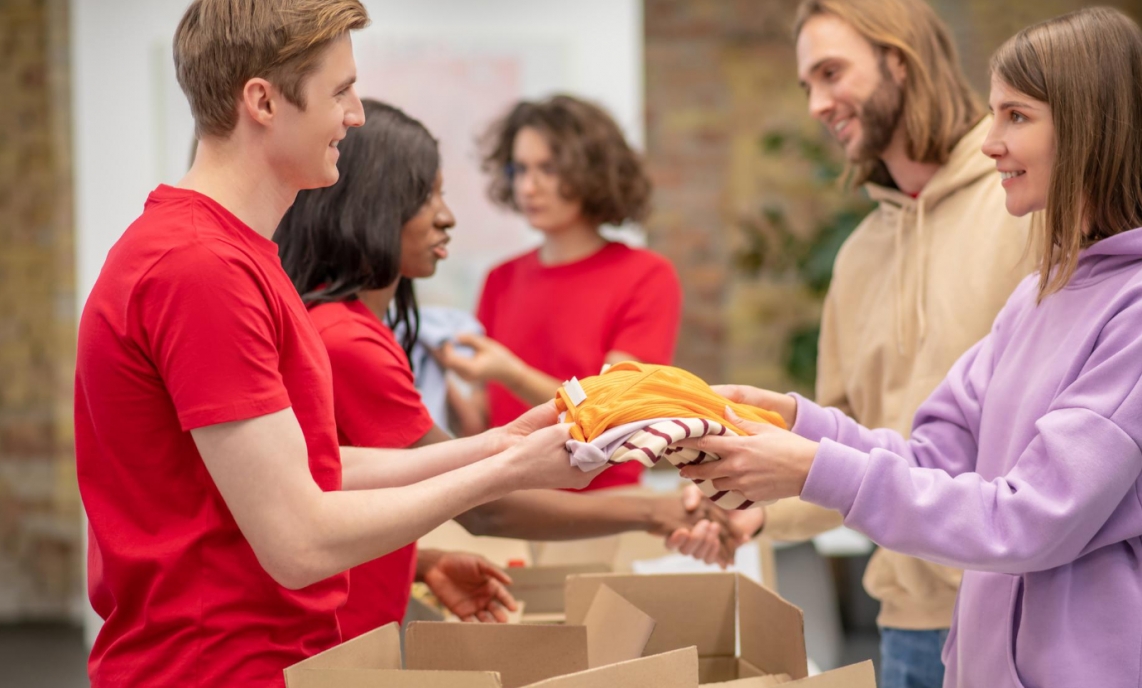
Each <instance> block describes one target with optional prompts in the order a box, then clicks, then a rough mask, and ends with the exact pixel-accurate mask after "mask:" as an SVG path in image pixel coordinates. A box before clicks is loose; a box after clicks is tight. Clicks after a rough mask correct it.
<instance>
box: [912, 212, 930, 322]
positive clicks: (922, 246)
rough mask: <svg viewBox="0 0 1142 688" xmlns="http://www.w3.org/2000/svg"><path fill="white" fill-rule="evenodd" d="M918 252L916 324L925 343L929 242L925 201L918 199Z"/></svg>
mask: <svg viewBox="0 0 1142 688" xmlns="http://www.w3.org/2000/svg"><path fill="white" fill-rule="evenodd" d="M916 244H917V247H916V250H917V252H918V253H919V254H920V255H919V256H918V257H917V259H916V270H915V272H916V322H917V323H918V325H919V329H920V331H919V336H917V338H916V341H917V342H923V341H924V335H925V334H927V330H928V317H927V315H926V313H925V311H924V306H925V301H924V297H925V294H926V293H927V292H926V289H925V285H926V284H927V282H928V279H927V276H926V274H925V273H927V271H928V242H927V241H925V239H924V199H922V198H918V199H916Z"/></svg>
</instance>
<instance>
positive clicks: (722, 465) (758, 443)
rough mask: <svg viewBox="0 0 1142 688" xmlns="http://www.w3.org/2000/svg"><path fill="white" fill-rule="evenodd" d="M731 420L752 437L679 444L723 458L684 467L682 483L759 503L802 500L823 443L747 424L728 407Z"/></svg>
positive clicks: (713, 437)
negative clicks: (708, 485) (702, 483)
mask: <svg viewBox="0 0 1142 688" xmlns="http://www.w3.org/2000/svg"><path fill="white" fill-rule="evenodd" d="M759 391H761V390H759ZM726 418H727V419H728V420H729V421H730V422H731V423H733V424H734V425H736V426H737V427H738V428H740V429H742V430H744V431H745V432H746V433H748V434H746V435H744V436H743V435H730V434H726V435H720V436H719V435H706V436H705V437H698V438H694V439H689V440H682V441H681V442H679V443H678V444H680V445H682V446H685V447H690V448H691V449H697V450H699V451H704V452H706V453H709V454H716V455H717V456H720V457H721V460H720V461H709V462H707V463H703V464H698V465H696V466H684V467H683V468H682V470H681V473H682V477H684V478H688V479H690V480H711V481H713V485H714V487H715V488H717V489H719V490H733V491H734V492H740V493H741V494H743V495H745V496H746V498H747V499H751V500H753V501H755V502H762V501H769V500H773V499H780V498H782V497H795V496H797V495H800V494H801V489H802V488H803V487H804V486H805V479H806V478H807V477H808V476H809V468H810V467H811V466H812V465H813V458H814V457H815V456H816V455H817V443H816V442H813V441H811V440H807V439H805V438H803V437H800V436H799V435H795V434H793V433H792V432H789V431H788V430H782V429H781V428H778V427H776V426H774V425H769V424H768V423H754V422H751V421H747V420H743V419H741V418H739V417H738V415H737V414H736V413H734V412H733V410H732V409H730V408H728V407H727V408H726Z"/></svg>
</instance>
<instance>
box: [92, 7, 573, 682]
mask: <svg viewBox="0 0 1142 688" xmlns="http://www.w3.org/2000/svg"><path fill="white" fill-rule="evenodd" d="M367 22H368V18H367V15H366V13H365V10H364V8H363V7H362V6H361V4H360V3H359V2H358V0H277V1H276V2H274V1H271V0H265V1H263V2H258V3H251V2H248V1H245V2H243V1H242V0H196V1H195V2H193V3H192V4H191V6H190V7H189V8H188V10H187V12H186V14H185V16H184V17H183V20H182V22H181V23H180V25H179V27H178V30H177V32H176V35H175V46H174V48H175V49H174V54H175V65H176V69H177V73H178V77H179V83H180V84H181V85H182V87H183V90H184V91H185V92H186V94H187V97H188V99H189V101H190V105H191V111H192V113H193V115H194V117H195V123H196V130H197V134H198V137H199V139H200V143H199V147H198V154H197V157H196V159H195V163H194V166H193V167H192V169H191V171H190V172H189V173H188V174H187V176H186V177H184V178H183V179H182V180H181V181H180V182H179V184H178V185H177V186H176V187H169V186H160V187H159V188H158V189H156V190H155V191H154V192H153V193H152V194H151V196H150V198H149V199H148V201H147V204H146V206H145V209H144V212H143V214H142V216H140V218H139V219H138V220H136V221H135V222H134V223H133V224H132V225H131V226H130V227H129V228H128V229H127V231H126V232H125V233H124V235H123V237H122V238H121V239H120V240H119V241H118V242H117V243H116V245H115V246H114V247H113V248H112V249H111V251H110V253H109V254H108V257H107V261H106V263H105V265H104V267H103V270H102V272H101V273H100V276H99V278H98V280H97V281H96V284H95V286H94V288H93V289H92V292H91V295H90V297H89V299H88V301H87V304H86V306H85V308H84V312H83V316H82V318H81V321H80V328H79V343H78V357H77V363H76V401H75V404H76V407H75V422H76V461H77V471H78V477H79V487H80V492H81V495H82V497H83V502H84V507H85V509H86V511H87V515H88V518H89V521H90V525H91V530H90V533H91V536H92V542H91V547H92V550H91V558H92V560H93V561H94V562H95V563H97V564H98V565H97V566H95V567H93V577H92V578H91V580H89V588H90V590H91V599H92V604H93V605H94V606H95V607H96V611H97V612H98V613H99V614H100V615H101V616H102V617H103V618H104V620H105V624H104V627H103V629H102V630H101V632H100V634H99V636H98V638H97V639H96V642H95V646H94V648H93V650H92V654H91V659H90V663H89V673H90V676H91V682H92V685H93V686H95V687H96V688H99V687H101V686H123V685H132V686H141V685H194V686H216V685H258V686H263V685H279V686H280V685H282V683H283V679H282V670H283V669H284V668H285V667H286V666H289V665H290V664H293V663H295V662H297V661H299V660H301V659H304V658H305V657H307V656H310V655H312V654H314V653H316V652H320V651H322V650H324V649H327V648H328V647H330V646H332V645H334V644H336V643H337V642H338V641H339V640H340V637H341V636H340V631H339V628H338V624H337V618H336V609H337V608H338V606H340V605H341V603H342V602H343V600H344V598H345V592H346V578H345V575H344V574H343V573H342V572H344V571H345V570H346V569H348V568H349V567H351V566H354V565H356V564H359V563H361V562H364V561H368V560H371V559H375V558H376V557H378V556H381V555H383V554H385V553H387V552H389V551H392V550H394V549H396V548H398V547H401V546H403V545H405V544H406V543H408V542H411V541H412V540H414V539H416V538H417V537H419V536H420V535H422V534H424V533H426V532H428V531H429V530H431V529H432V528H434V527H436V526H437V525H439V524H440V523H442V522H443V521H445V520H448V519H450V518H452V517H454V516H456V515H457V514H459V513H461V512H463V511H465V510H467V509H469V508H471V507H473V506H475V505H477V504H481V503H483V502H486V501H489V500H492V499H496V498H499V497H502V496H503V495H504V494H506V493H507V492H509V491H511V490H514V489H524V488H546V487H568V486H582V485H584V484H586V482H587V481H588V480H589V479H590V477H592V476H591V475H590V474H583V473H582V472H580V471H579V470H578V469H576V468H573V467H571V466H570V464H569V462H568V460H567V457H566V453H565V450H564V449H563V445H564V443H565V442H566V440H567V439H568V433H567V430H566V426H559V425H552V423H553V421H554V415H555V414H554V409H553V407H547V408H539V409H536V410H535V411H532V412H530V413H529V414H527V415H526V416H525V417H524V418H522V419H521V420H520V422H518V423H516V424H514V425H513V426H511V427H509V428H506V429H504V430H503V431H500V432H495V433H486V434H484V435H482V436H479V437H475V438H471V439H469V440H462V441H457V442H450V443H445V444H442V445H436V446H434V447H430V448H423V449H417V450H411V451H404V452H401V451H396V452H394V451H388V452H386V451H382V450H370V449H345V450H342V449H339V446H338V438H337V434H336V424H335V420H334V414H333V390H332V383H331V380H330V378H331V375H330V369H329V359H328V357H327V355H326V352H325V349H324V347H323V346H322V343H321V339H320V337H319V335H318V333H317V332H316V330H315V329H314V327H313V324H312V322H311V321H310V319H309V317H308V315H307V314H306V311H305V307H304V305H303V304H302V303H301V300H300V298H299V297H298V295H297V292H296V291H295V290H294V289H293V286H292V284H291V283H290V281H289V279H288V277H287V276H286V275H285V273H284V272H283V271H282V269H281V264H280V262H279V260H278V256H277V248H276V245H275V244H274V243H273V242H272V241H270V239H269V237H271V236H272V234H273V232H274V229H275V228H276V226H277V224H278V222H279V220H280V219H281V217H282V215H283V214H284V212H285V210H286V209H287V208H288V207H289V205H290V203H292V202H293V199H294V196H295V195H296V193H297V191H298V190H299V189H302V188H314V187H320V186H326V185H329V184H332V183H334V182H335V181H336V180H337V175H338V173H337V167H336V162H337V156H338V152H337V142H338V141H339V140H340V139H342V138H343V137H344V136H345V134H346V131H347V130H348V128H349V127H354V126H359V125H360V124H361V123H362V121H363V115H362V109H361V102H360V100H359V99H358V97H357V95H356V92H355V90H354V88H353V83H354V80H355V74H356V67H355V64H354V61H353V54H352V43H351V41H350V38H349V32H350V31H351V30H353V29H357V28H360V27H362V26H364V25H365V24H366V23H367ZM548 426H550V427H548ZM529 433H530V435H529ZM525 437H526V438H525ZM521 438H525V439H521ZM497 452H498V453H497ZM481 457H488V458H486V459H484V460H479V459H481ZM397 486H403V487H397Z"/></svg>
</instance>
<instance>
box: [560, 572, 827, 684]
mask: <svg viewBox="0 0 1142 688" xmlns="http://www.w3.org/2000/svg"><path fill="white" fill-rule="evenodd" d="M603 585H606V586H607V587H610V588H612V589H613V590H614V591H615V592H616V593H618V594H619V595H620V596H621V597H623V598H625V599H626V600H628V601H629V602H630V603H631V604H633V605H634V606H636V607H638V608H639V609H641V610H642V611H643V612H645V613H646V614H647V615H649V616H650V617H651V618H653V619H655V621H656V622H657V623H656V626H655V629H654V633H653V634H652V635H651V637H650V640H649V642H648V643H647V646H646V651H645V652H646V654H659V653H662V652H667V651H670V650H674V649H678V648H682V647H687V646H690V645H694V646H696V647H697V648H698V661H699V678H700V681H701V683H703V684H706V683H713V682H717V681H727V680H731V679H738V678H744V677H747V676H759V675H767V674H788V675H790V676H791V677H793V678H794V679H798V678H804V677H805V676H807V675H808V662H807V659H806V654H805V638H804V622H803V620H802V614H801V610H799V609H797V607H795V606H793V605H791V604H789V603H788V602H786V601H785V600H782V599H781V598H780V597H778V596H777V595H776V593H774V592H772V591H770V590H768V589H766V588H764V587H762V586H760V585H758V584H757V583H754V582H753V581H751V580H750V579H748V578H745V577H744V576H741V575H739V574H735V573H700V574H677V575H655V576H635V575H622V574H588V575H579V576H572V577H571V578H568V579H567V591H566V598H567V601H566V609H567V623H569V624H577V623H582V620H583V619H584V618H585V615H586V613H587V610H588V609H589V607H590V604H591V601H593V600H594V599H595V596H596V595H597V593H598V589H599V588H600V587H601V586H603ZM739 623H740V635H741V655H740V656H738V655H737V653H736V642H735V641H736V639H737V636H738V632H739Z"/></svg>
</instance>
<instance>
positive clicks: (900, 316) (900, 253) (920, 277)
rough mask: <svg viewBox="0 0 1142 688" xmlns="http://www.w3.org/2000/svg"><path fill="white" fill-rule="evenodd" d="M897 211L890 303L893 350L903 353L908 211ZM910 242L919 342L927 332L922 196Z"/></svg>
mask: <svg viewBox="0 0 1142 688" xmlns="http://www.w3.org/2000/svg"><path fill="white" fill-rule="evenodd" d="M898 212H899V215H898V216H897V218H896V236H895V245H896V250H895V251H894V254H895V255H894V259H895V262H896V302H895V304H894V306H895V310H896V353H897V354H899V355H904V353H905V352H904V317H905V316H904V313H905V311H906V310H907V309H906V307H905V298H904V269H905V260H904V216H905V215H907V214H908V212H909V211H908V209H907V208H904V207H899V208H898ZM913 242H914V243H915V248H914V249H913V257H914V263H915V265H914V266H913V272H914V273H915V275H916V298H915V301H914V303H913V309H914V310H913V315H915V317H916V326H917V339H916V341H917V343H919V342H923V341H924V336H925V335H926V334H927V333H928V316H927V313H926V312H925V309H924V305H925V301H924V299H925V296H926V294H927V290H926V289H925V282H926V281H927V280H926V278H925V273H926V272H927V270H928V243H927V242H926V241H925V238H924V201H923V200H922V199H916V236H915V237H913Z"/></svg>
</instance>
